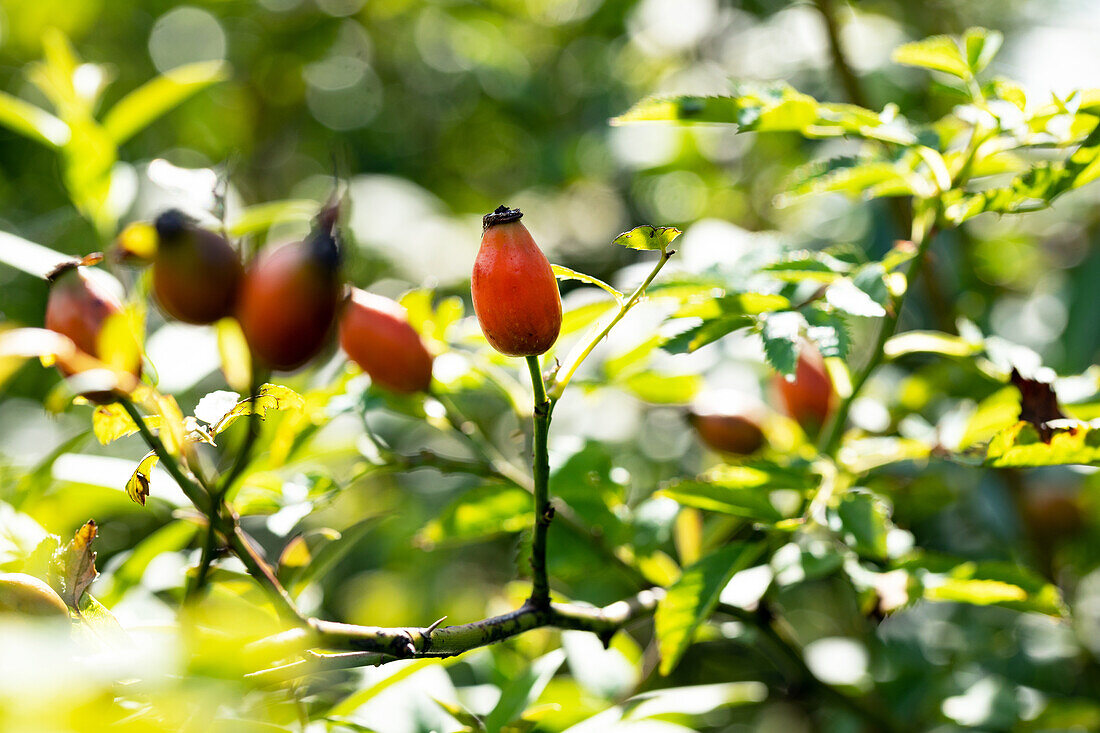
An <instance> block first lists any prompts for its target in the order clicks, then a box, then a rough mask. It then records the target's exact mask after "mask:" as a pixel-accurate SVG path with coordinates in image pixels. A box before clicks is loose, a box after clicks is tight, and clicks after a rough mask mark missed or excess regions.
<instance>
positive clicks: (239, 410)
mask: <svg viewBox="0 0 1100 733" xmlns="http://www.w3.org/2000/svg"><path fill="white" fill-rule="evenodd" d="M304 406H305V400H303V399H302V396H301V395H300V394H298V393H297V392H295V391H294V390H292V389H291V388H290V387H284V386H283V385H281V384H271V383H270V382H269V383H267V384H263V385H261V386H260V389H259V391H258V392H257V393H256V398H255V400H253V398H252V397H246V398H244V399H243V400H241V401H240V402H238V403H237V404H236V406H235V407H233V408H232V409H231V410H229V412H227V413H226V414H225V415H224V416H223V417H222V418H221V419H220V420H219V421H218V422H217V424H216V425H214V426H213V427H211V429H210V432H211V434H213V435H218V434H219V433H222V432H224V431H225V430H226V429H228V428H229V426H230V425H232V424H233V423H234V422H236V421H237V420H238V419H240V418H242V417H245V416H246V415H251V414H252V412H253V411H255V412H257V413H258V414H259V416H260V419H261V420H263V419H266V418H267V413H268V412H269V411H271V410H301V409H302V408H303V407H304Z"/></svg>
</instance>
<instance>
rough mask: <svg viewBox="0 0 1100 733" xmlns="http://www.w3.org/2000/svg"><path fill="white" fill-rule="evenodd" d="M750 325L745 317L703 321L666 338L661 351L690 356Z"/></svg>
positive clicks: (749, 321)
mask: <svg viewBox="0 0 1100 733" xmlns="http://www.w3.org/2000/svg"><path fill="white" fill-rule="evenodd" d="M751 325H752V320H750V319H749V318H747V317H745V316H728V317H722V318H716V319H714V320H711V321H703V322H701V323H696V324H695V325H692V326H690V327H688V328H685V329H684V330H683V331H680V332H679V333H676V334H674V335H672V336H668V337H666V338H665V340H664V341H663V342H662V343H661V349H663V350H664V351H667V352H668V353H670V354H690V353H692V352H694V351H698V350H699V349H701V348H703V347H704V346H706V345H707V344H711V343H714V342H715V341H717V340H718V339H720V338H722V337H723V336H725V335H727V334H730V333H733V332H734V331H736V330H738V329H740V328H747V327H748V326H751Z"/></svg>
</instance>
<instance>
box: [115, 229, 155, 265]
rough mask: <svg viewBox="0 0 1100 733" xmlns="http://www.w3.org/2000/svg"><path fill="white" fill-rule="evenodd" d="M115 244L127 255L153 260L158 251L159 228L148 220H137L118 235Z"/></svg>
mask: <svg viewBox="0 0 1100 733" xmlns="http://www.w3.org/2000/svg"><path fill="white" fill-rule="evenodd" d="M115 246H117V247H118V249H119V251H120V252H122V254H123V255H125V256H127V257H134V258H137V259H139V260H145V261H148V260H151V259H153V256H154V255H155V254H156V253H157V230H156V229H154V228H153V225H152V224H149V223H148V222H144V221H135V222H133V223H132V224H128V225H127V226H126V228H125V229H123V230H122V232H121V233H120V234H119V235H118V238H117V239H115Z"/></svg>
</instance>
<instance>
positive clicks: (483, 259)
mask: <svg viewBox="0 0 1100 733" xmlns="http://www.w3.org/2000/svg"><path fill="white" fill-rule="evenodd" d="M522 216H523V214H522V213H521V212H520V211H519V210H518V209H509V208H507V207H506V206H501V207H499V208H498V209H497V210H496V211H494V212H493V213H491V214H487V215H486V216H485V218H484V220H483V221H484V231H483V234H482V236H481V248H480V249H479V250H478V253H477V258H476V259H475V260H474V271H473V278H472V280H471V286H470V290H471V293H472V295H473V300H474V312H475V313H476V314H477V320H478V323H479V324H480V325H481V332H482V333H484V334H485V338H486V339H487V340H488V341H489V343H490V344H491V345H492V347H493V348H494V349H496V350H497V351H499V352H500V353H502V354H505V355H506V356H537V355H538V354H543V353H546V351H548V350H549V349H550V347H551V346H553V345H554V342H555V341H557V339H558V333H559V332H560V331H561V295H560V294H559V293H558V283H557V279H556V278H555V277H554V271H553V270H552V269H551V268H550V261H549V260H547V259H546V255H544V254H543V253H542V250H540V249H539V248H538V245H537V244H535V240H534V239H532V237H531V233H530V232H528V231H527V227H525V226H524V225H523V223H522V222H520V218H521V217H522Z"/></svg>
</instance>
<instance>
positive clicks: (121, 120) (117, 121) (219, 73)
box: [103, 61, 229, 145]
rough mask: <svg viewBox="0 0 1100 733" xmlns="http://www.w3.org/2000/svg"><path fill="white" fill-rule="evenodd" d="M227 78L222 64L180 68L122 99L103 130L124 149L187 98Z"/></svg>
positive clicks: (209, 62) (107, 118)
mask: <svg viewBox="0 0 1100 733" xmlns="http://www.w3.org/2000/svg"><path fill="white" fill-rule="evenodd" d="M228 76H229V75H228V67H227V66H226V65H225V64H224V63H223V62H221V61H200V62H198V63H194V64H186V65H184V66H177V67H176V68H174V69H172V70H170V71H167V72H165V73H164V74H162V75H161V76H158V77H157V78H155V79H153V80H151V81H148V82H146V83H145V84H143V85H142V86H140V87H138V88H137V89H135V90H134V91H132V92H130V93H129V94H127V95H126V96H125V97H123V98H122V99H120V100H119V101H118V103H117V104H116V105H115V106H114V107H112V108H111V110H110V111H109V112H108V113H107V114H106V115H105V116H104V118H103V129H104V130H106V132H107V135H108V136H110V138H111V140H113V141H114V143H115V144H116V145H121V144H122V143H124V142H126V141H127V140H129V139H130V138H131V137H133V136H134V135H136V134H137V133H139V132H141V131H142V130H144V129H145V128H146V127H148V126H149V124H150V123H152V122H153V120H155V119H157V118H158V117H160V116H161V115H163V114H165V113H166V112H168V111H169V110H171V109H172V108H174V107H176V106H178V105H179V104H180V103H182V102H183V101H184V100H185V99H187V98H188V97H190V96H192V95H194V94H196V93H197V92H200V91H202V90H203V89H205V88H206V87H208V86H210V85H211V84H215V83H217V82H219V81H223V80H225V79H227V78H228Z"/></svg>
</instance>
